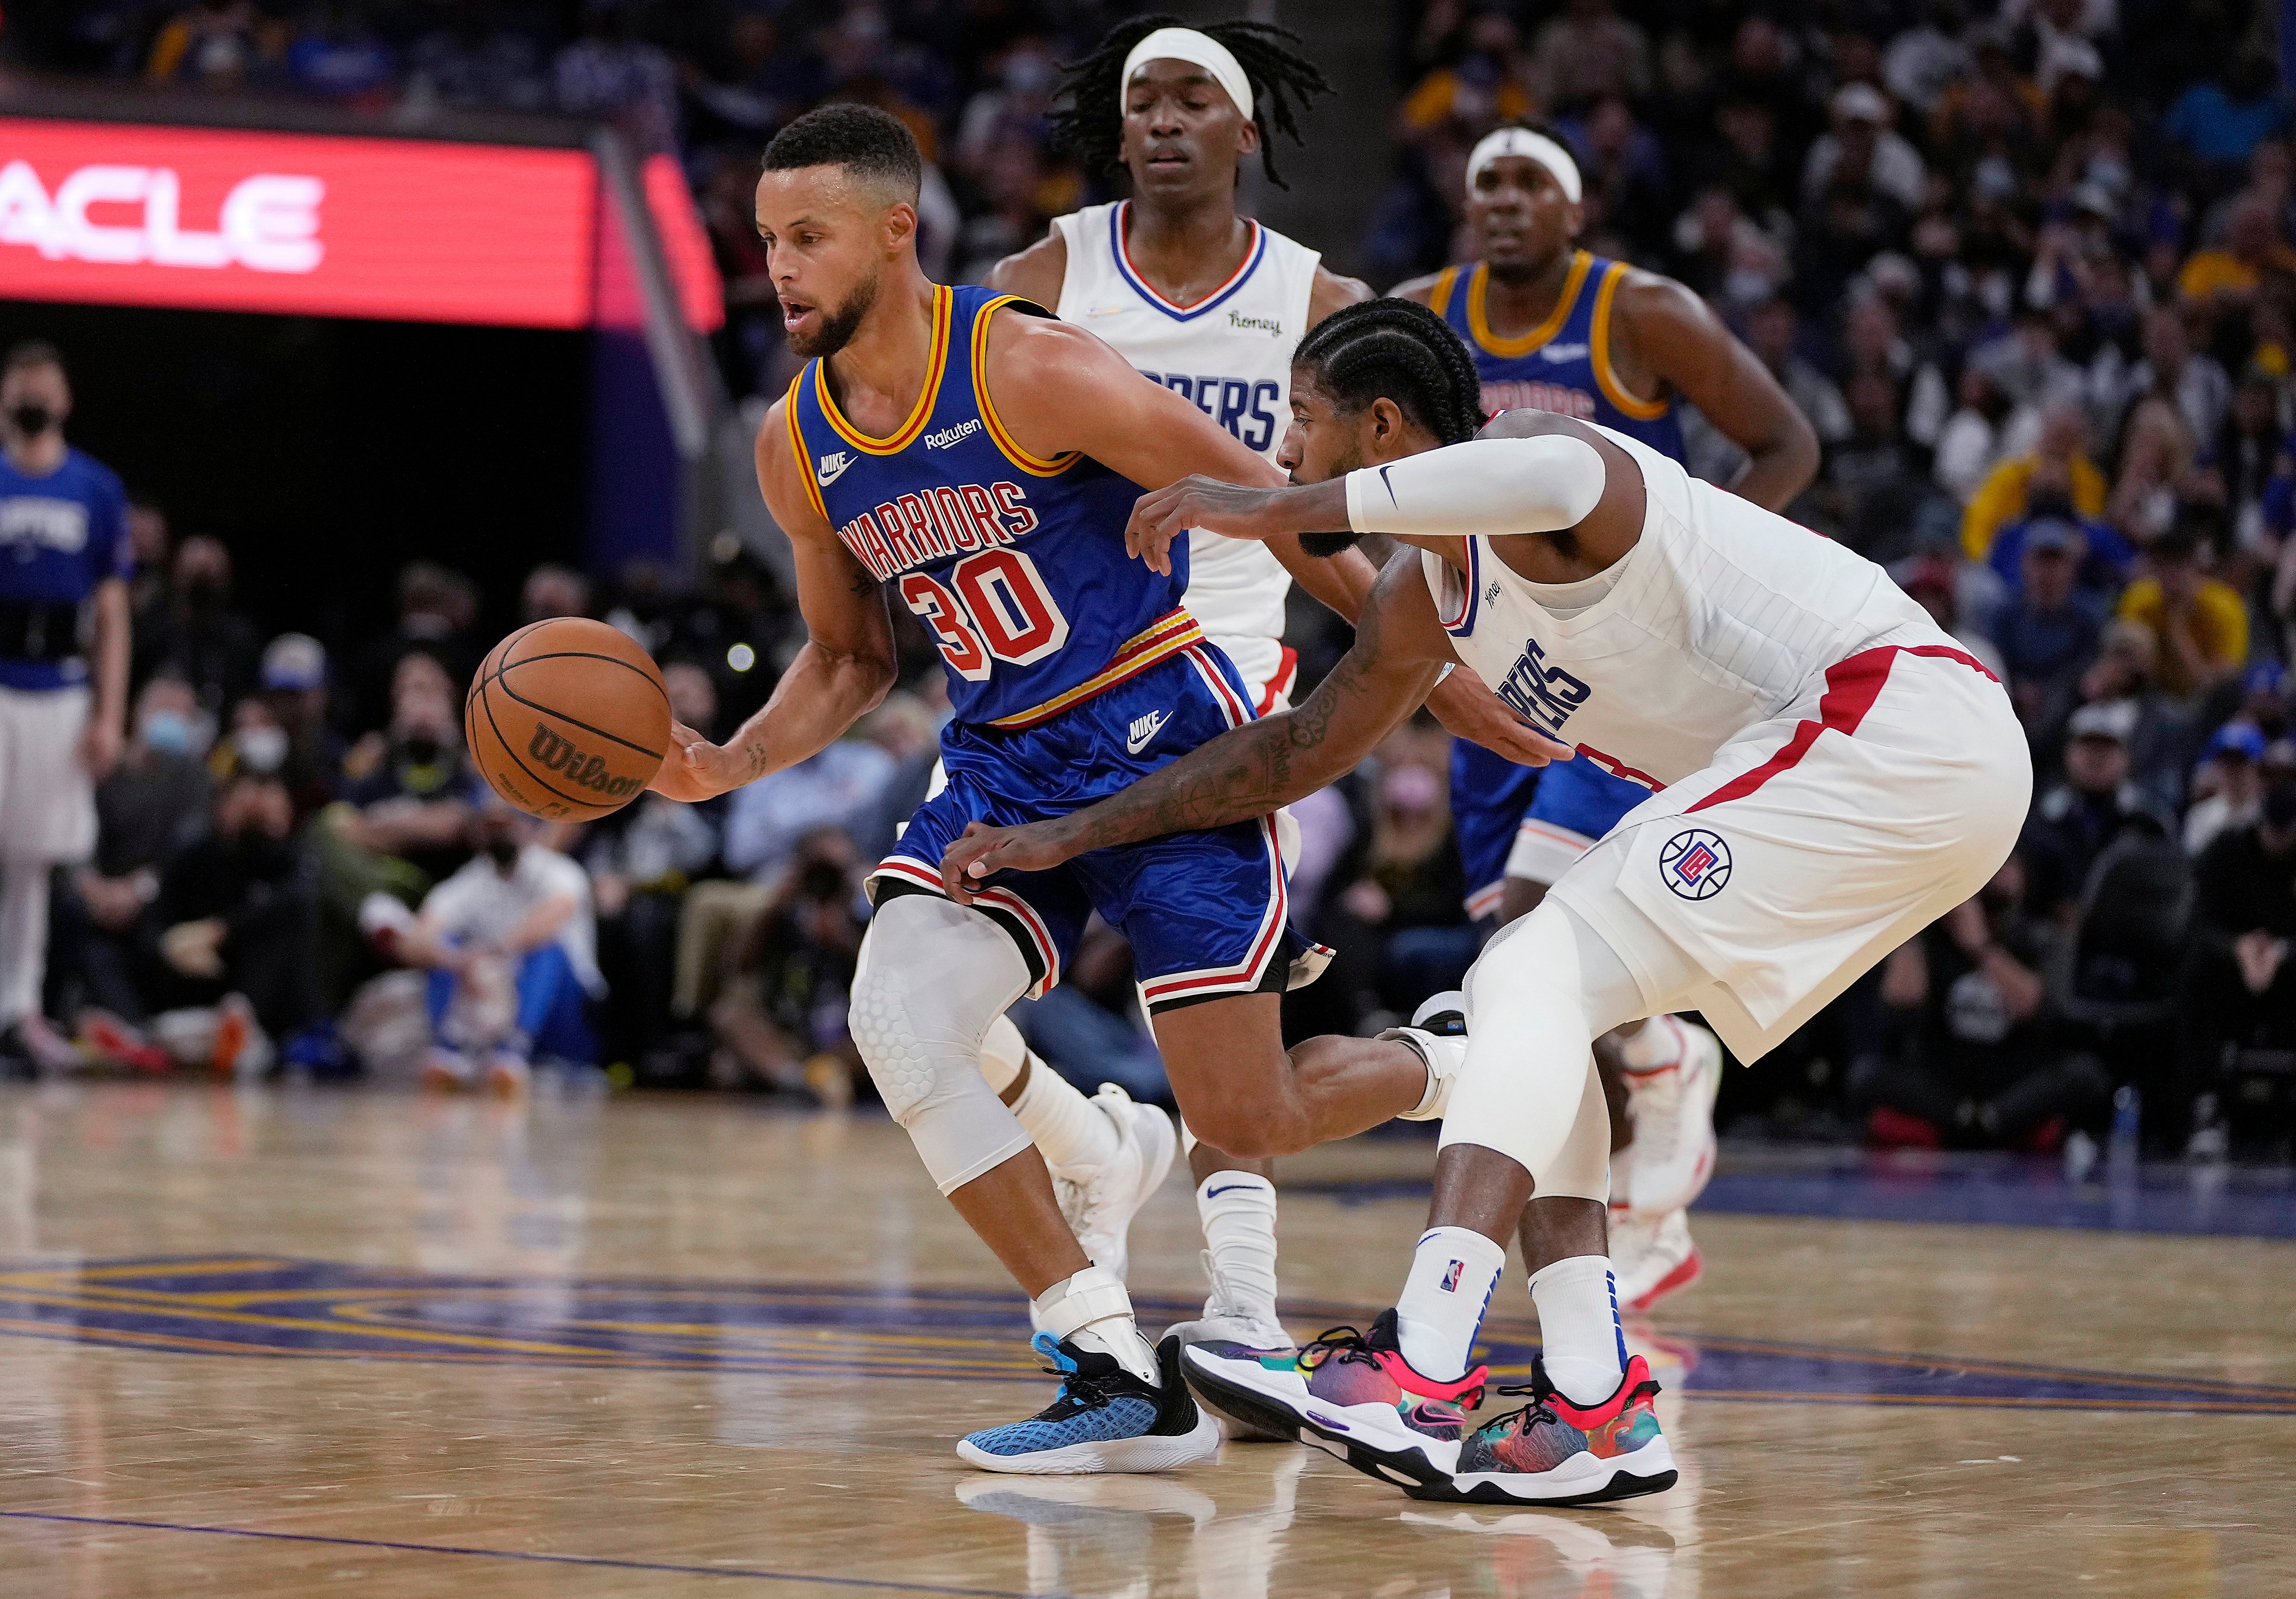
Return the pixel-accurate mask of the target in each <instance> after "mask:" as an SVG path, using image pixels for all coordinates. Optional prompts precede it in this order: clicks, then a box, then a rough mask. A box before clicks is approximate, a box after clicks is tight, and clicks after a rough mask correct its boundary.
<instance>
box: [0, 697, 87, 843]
mask: <svg viewBox="0 0 2296 1599" xmlns="http://www.w3.org/2000/svg"><path fill="white" fill-rule="evenodd" d="M89 700H90V693H89V691H88V689H87V688H86V686H85V685H82V686H79V687H76V688H48V689H15V688H0V856H5V857H8V858H9V859H11V860H32V861H73V860H81V859H84V858H86V857H87V856H88V855H89V854H90V853H92V852H93V851H94V849H95V785H94V783H92V782H90V781H89V780H88V775H87V767H85V766H83V765H82V764H81V763H80V758H79V737H80V734H81V732H82V730H83V729H85V728H86V726H87V712H88V704H89Z"/></svg>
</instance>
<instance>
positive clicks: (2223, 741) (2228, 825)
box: [2184, 722, 2265, 856]
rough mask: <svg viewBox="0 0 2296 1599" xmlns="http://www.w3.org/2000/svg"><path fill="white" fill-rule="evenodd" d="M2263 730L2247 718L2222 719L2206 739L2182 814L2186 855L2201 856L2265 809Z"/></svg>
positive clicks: (2249, 822) (2253, 820) (2247, 824)
mask: <svg viewBox="0 0 2296 1599" xmlns="http://www.w3.org/2000/svg"><path fill="white" fill-rule="evenodd" d="M2264 750H2265V739H2264V734H2262V733H2260V732H2259V731H2258V730H2257V729H2256V728H2254V727H2252V726H2250V725H2249V724H2248V723H2246V722H2226V724H2225V725H2224V726H2221V727H2219V728H2218V729H2217V730H2216V733H2215V734H2214V735H2212V736H2211V737H2210V740H2209V742H2208V747H2207V748H2206V749H2205V750H2202V752H2201V769H2200V772H2199V773H2198V775H2195V776H2194V780H2193V792H2194V796H2195V798H2194V800H2193V808H2192V809H2190V810H2188V811H2186V812H2185V837H2184V841H2185V854H2186V855H2193V856H2197V855H2200V854H2201V853H2202V852H2203V851H2204V850H2206V849H2208V847H2209V846H2210V844H2212V843H2214V842H2215V841H2216V840H2217V839H2218V837H2219V836H2220V835H2222V834H2224V833H2226V832H2232V831H2234V830H2235V829H2238V828H2243V827H2247V826H2251V825H2252V824H2254V823H2255V821H2256V819H2257V818H2258V817H2259V816H2262V815H2263V814H2264Z"/></svg>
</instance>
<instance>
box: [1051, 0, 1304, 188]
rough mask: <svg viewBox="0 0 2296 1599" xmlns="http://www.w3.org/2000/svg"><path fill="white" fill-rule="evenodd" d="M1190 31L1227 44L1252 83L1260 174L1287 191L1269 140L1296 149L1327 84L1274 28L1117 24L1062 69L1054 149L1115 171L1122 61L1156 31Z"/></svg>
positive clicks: (1289, 36)
mask: <svg viewBox="0 0 2296 1599" xmlns="http://www.w3.org/2000/svg"><path fill="white" fill-rule="evenodd" d="M1192 27H1193V28H1195V29H1196V31H1197V32H1199V33H1201V34H1205V35H1208V36H1209V37H1212V38H1215V39H1218V41H1219V42H1220V43H1221V44H1223V45H1226V46H1227V49H1228V52H1229V53H1231V54H1233V55H1234V57H1235V59H1236V64H1237V65H1239V66H1241V67H1242V69H1243V72H1244V76H1245V77H1246V78H1249V79H1250V80H1251V96H1252V107H1253V110H1252V116H1251V119H1252V121H1253V122H1255V123H1256V124H1258V125H1259V169H1260V170H1261V171H1262V172H1265V173H1266V174H1267V181H1268V182H1270V183H1272V184H1275V186H1276V187H1277V188H1279V189H1288V188H1290V187H1291V185H1290V184H1287V183H1285V182H1284V181H1283V178H1281V177H1280V176H1277V175H1276V171H1275V135H1277V134H1279V133H1280V134H1282V135H1283V136H1284V137H1286V138H1288V139H1290V140H1291V141H1292V143H1294V144H1297V143H1301V140H1300V112H1302V111H1306V110H1307V109H1308V105H1309V104H1310V103H1311V102H1314V101H1316V100H1317V99H1320V98H1321V97H1323V96H1324V95H1325V94H1330V93H1332V86H1331V85H1330V84H1329V83H1327V82H1325V81H1324V75H1323V73H1322V72H1321V71H1319V70H1317V69H1316V63H1315V62H1313V61H1309V60H1308V58H1307V57H1306V56H1304V55H1301V54H1300V53H1298V52H1297V51H1293V50H1287V49H1285V48H1284V45H1286V44H1287V43H1288V44H1293V45H1297V44H1300V43H1302V42H1303V41H1302V40H1301V39H1300V36H1299V35H1298V34H1296V33H1294V32H1292V30H1291V29H1288V28H1279V27H1277V26H1276V25H1275V23H1273V22H1207V23H1204V24H1202V25H1201V27H1198V26H1197V25H1196V24H1193V23H1190V22H1185V21H1181V20H1180V19H1179V18H1177V17H1172V16H1165V15H1161V14H1159V15H1156V16H1152V17H1134V18H1132V19H1130V20H1129V21H1123V22H1119V23H1118V24H1117V25H1116V26H1115V27H1113V28H1111V29H1109V30H1108V32H1107V33H1106V34H1104V35H1103V36H1102V37H1101V41H1100V44H1099V45H1098V46H1097V47H1096V48H1095V49H1094V51H1093V53H1091V54H1090V55H1087V56H1086V57H1085V58H1084V59H1083V60H1082V61H1068V62H1064V63H1063V64H1062V67H1061V88H1060V93H1061V94H1062V96H1063V97H1064V98H1065V99H1066V101H1067V103H1066V104H1064V105H1061V106H1058V107H1056V108H1055V109H1054V111H1053V112H1052V115H1051V122H1052V135H1053V145H1054V148H1055V149H1059V150H1065V151H1069V152H1073V153H1074V154H1076V155H1077V156H1078V157H1080V158H1081V159H1082V160H1083V161H1084V163H1085V165H1086V166H1087V168H1091V169H1092V170H1094V171H1100V170H1103V169H1105V168H1111V167H1116V166H1120V165H1121V164H1122V150H1123V138H1124V58H1125V57H1126V56H1128V55H1130V54H1131V53H1132V47H1133V46H1134V45H1137V44H1138V43H1139V42H1140V41H1141V40H1143V39H1144V38H1146V37H1148V36H1149V35H1150V34H1152V33H1153V32H1155V31H1156V30H1157V29H1160V28H1192Z"/></svg>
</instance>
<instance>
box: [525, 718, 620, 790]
mask: <svg viewBox="0 0 2296 1599" xmlns="http://www.w3.org/2000/svg"><path fill="white" fill-rule="evenodd" d="M526 752H527V753H528V754H529V755H530V756H532V757H533V758H535V759H536V760H537V761H538V762H540V763H541V766H542V768H543V770H545V771H546V772H555V773H557V774H558V775H561V776H562V777H563V778H565V779H566V781H567V782H569V783H576V784H578V785H579V786H581V787H583V788H586V789H588V790H589V791H591V792H593V793H597V794H603V795H604V796H606V798H608V799H623V798H625V797H627V795H629V794H632V793H634V792H635V791H636V790H637V788H638V783H639V780H638V779H637V778H635V777H616V776H614V775H611V774H610V773H609V772H608V771H607V770H606V763H605V761H604V760H603V758H600V757H598V756H595V755H589V754H586V753H584V752H583V750H581V748H580V747H579V746H578V745H577V744H575V743H573V742H571V741H570V740H568V739H567V738H566V737H565V736H564V735H562V734H556V733H553V732H552V731H551V730H550V729H549V728H547V727H545V726H543V725H542V724H541V723H539V722H537V723H536V724H535V725H534V740H533V742H531V743H529V744H528V745H527V747H526Z"/></svg>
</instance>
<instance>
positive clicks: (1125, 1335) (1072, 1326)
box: [1037, 1266, 1162, 1385]
mask: <svg viewBox="0 0 2296 1599" xmlns="http://www.w3.org/2000/svg"><path fill="white" fill-rule="evenodd" d="M1037 1325H1039V1326H1041V1327H1043V1328H1044V1330H1045V1331H1046V1332H1047V1333H1051V1334H1052V1335H1053V1336H1054V1338H1062V1339H1066V1340H1068V1341H1070V1342H1072V1343H1074V1344H1075V1345H1076V1346H1077V1348H1078V1349H1097V1350H1099V1351H1100V1352H1101V1353H1102V1354H1103V1355H1109V1356H1112V1357H1115V1360H1116V1363H1117V1365H1120V1366H1122V1367H1123V1368H1124V1369H1125V1370H1126V1371H1128V1372H1130V1373H1131V1374H1133V1375H1134V1376H1136V1377H1137V1378H1139V1379H1140V1380H1141V1381H1142V1382H1152V1383H1157V1384H1159V1385H1160V1384H1161V1382H1162V1376H1161V1374H1160V1373H1159V1372H1158V1371H1157V1369H1156V1350H1155V1348H1154V1346H1153V1345H1152V1344H1150V1343H1149V1341H1147V1340H1146V1339H1145V1338H1144V1337H1142V1336H1141V1335H1140V1328H1139V1326H1138V1325H1137V1324H1136V1323H1135V1322H1134V1321H1133V1319H1132V1296H1131V1295H1130V1294H1128V1293H1127V1292H1125V1290H1124V1283H1123V1281H1122V1279H1120V1278H1119V1277H1118V1276H1117V1275H1116V1274H1115V1273H1114V1272H1112V1271H1111V1270H1109V1269H1108V1267H1104V1266H1087V1267H1085V1268H1084V1270H1082V1271H1080V1272H1078V1273H1077V1275H1074V1276H1073V1277H1069V1278H1067V1279H1065V1280H1063V1281H1062V1282H1058V1283H1054V1284H1053V1285H1052V1286H1051V1287H1050V1288H1047V1289H1046V1290H1045V1292H1042V1293H1040V1294H1038V1295H1037Z"/></svg>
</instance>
